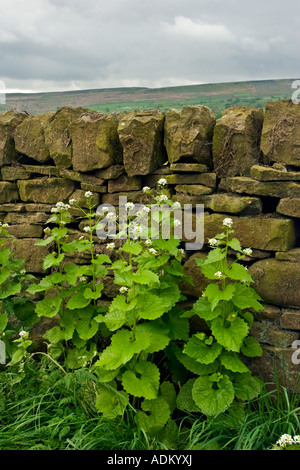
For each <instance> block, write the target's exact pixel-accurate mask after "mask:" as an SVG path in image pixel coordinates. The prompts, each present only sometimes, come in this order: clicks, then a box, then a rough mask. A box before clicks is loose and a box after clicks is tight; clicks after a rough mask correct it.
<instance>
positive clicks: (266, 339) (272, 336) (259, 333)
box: [251, 321, 299, 348]
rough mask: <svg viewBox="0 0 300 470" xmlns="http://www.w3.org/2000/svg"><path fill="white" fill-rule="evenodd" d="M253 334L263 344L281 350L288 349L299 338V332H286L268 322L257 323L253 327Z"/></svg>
mask: <svg viewBox="0 0 300 470" xmlns="http://www.w3.org/2000/svg"><path fill="white" fill-rule="evenodd" d="M251 334H252V335H253V336H255V338H256V339H257V340H258V341H259V342H260V343H261V344H268V345H270V346H276V347H279V348H287V347H290V346H291V345H292V343H293V342H294V341H296V340H297V339H298V337H299V332H297V331H284V330H282V329H280V327H278V326H276V325H272V323H270V322H267V321H261V322H258V321H255V322H254V323H253V324H252V327H251Z"/></svg>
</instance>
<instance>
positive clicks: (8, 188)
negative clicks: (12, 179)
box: [0, 181, 19, 204]
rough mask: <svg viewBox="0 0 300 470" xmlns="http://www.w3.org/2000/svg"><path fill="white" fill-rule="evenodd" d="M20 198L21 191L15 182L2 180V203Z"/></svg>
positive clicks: (0, 184) (0, 198) (0, 185)
mask: <svg viewBox="0 0 300 470" xmlns="http://www.w3.org/2000/svg"><path fill="white" fill-rule="evenodd" d="M18 198H19V192H18V188H17V185H16V184H15V183H9V182H7V181H0V204H4V203H6V202H12V201H16V200H18Z"/></svg>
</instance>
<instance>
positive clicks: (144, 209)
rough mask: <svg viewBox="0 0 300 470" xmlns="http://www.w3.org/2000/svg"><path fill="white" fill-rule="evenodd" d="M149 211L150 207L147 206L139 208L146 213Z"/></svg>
mask: <svg viewBox="0 0 300 470" xmlns="http://www.w3.org/2000/svg"><path fill="white" fill-rule="evenodd" d="M150 211H151V209H150V207H147V206H144V207H143V208H142V210H141V212H147V213H148V212H150Z"/></svg>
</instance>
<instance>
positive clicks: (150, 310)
mask: <svg viewBox="0 0 300 470" xmlns="http://www.w3.org/2000/svg"><path fill="white" fill-rule="evenodd" d="M136 300H137V304H136V308H137V312H138V316H139V317H140V318H143V319H144V320H156V319H157V318H159V317H161V316H162V315H163V314H164V313H165V312H166V311H168V310H169V308H168V307H169V299H168V298H162V297H159V296H158V295H155V294H152V293H151V292H143V293H141V294H139V295H138V297H137V298H136Z"/></svg>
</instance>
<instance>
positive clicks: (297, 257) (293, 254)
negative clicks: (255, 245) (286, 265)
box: [275, 248, 300, 263]
mask: <svg viewBox="0 0 300 470" xmlns="http://www.w3.org/2000/svg"><path fill="white" fill-rule="evenodd" d="M275 258H276V259H278V260H280V261H291V262H293V263H300V248H293V249H292V250H289V251H284V252H281V251H278V252H277V253H275Z"/></svg>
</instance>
